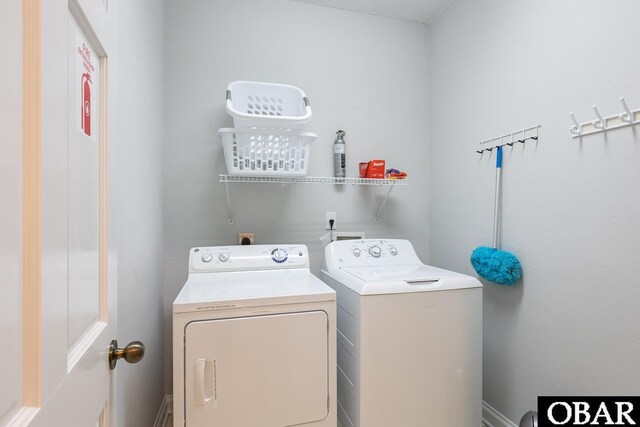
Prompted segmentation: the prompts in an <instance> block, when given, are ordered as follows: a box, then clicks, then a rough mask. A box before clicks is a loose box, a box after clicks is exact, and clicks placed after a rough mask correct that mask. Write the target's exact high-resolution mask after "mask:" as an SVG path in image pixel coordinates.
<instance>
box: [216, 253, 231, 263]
mask: <svg viewBox="0 0 640 427" xmlns="http://www.w3.org/2000/svg"><path fill="white" fill-rule="evenodd" d="M218 259H219V260H220V262H227V261H229V254H228V253H226V252H222V253H221V254H220V255H218Z"/></svg>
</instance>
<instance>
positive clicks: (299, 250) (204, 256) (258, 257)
mask: <svg viewBox="0 0 640 427" xmlns="http://www.w3.org/2000/svg"><path fill="white" fill-rule="evenodd" d="M283 268H309V252H308V250H307V247H306V246H305V245H251V246H206V247H200V248H193V249H191V251H190V252H189V273H214V272H222V271H247V270H274V269H283Z"/></svg>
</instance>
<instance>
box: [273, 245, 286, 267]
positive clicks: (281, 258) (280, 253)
mask: <svg viewBox="0 0 640 427" xmlns="http://www.w3.org/2000/svg"><path fill="white" fill-rule="evenodd" d="M288 257H289V254H287V251H285V250H284V249H280V248H276V249H274V250H273V251H271V258H272V259H273V260H274V261H275V262H277V263H278V264H282V263H283V262H285V261H286V260H287V258H288Z"/></svg>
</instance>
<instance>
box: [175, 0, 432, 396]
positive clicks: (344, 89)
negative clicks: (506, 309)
mask: <svg viewBox="0 0 640 427" xmlns="http://www.w3.org/2000/svg"><path fill="white" fill-rule="evenodd" d="M166 6H167V10H166V16H167V29H166V34H167V40H166V73H167V75H166V77H167V81H168V82H170V84H168V85H167V89H166V105H167V108H166V131H167V151H166V153H167V155H166V162H165V173H166V178H165V189H166V198H165V207H164V212H165V220H166V227H165V253H164V258H163V260H164V264H165V293H164V303H165V340H166V345H165V348H166V354H165V355H166V359H165V360H166V368H165V376H166V390H167V392H171V375H170V373H171V329H170V327H171V304H172V302H173V300H174V299H175V297H176V295H177V293H178V292H179V290H180V289H181V287H182V285H183V284H184V282H185V279H186V276H187V259H188V258H187V256H188V251H189V248H191V247H194V246H199V245H228V244H234V243H236V242H237V233H238V232H255V233H256V239H257V243H275V242H292V243H293V242H295V243H303V244H306V245H308V247H309V250H310V253H311V257H312V261H313V266H312V267H313V268H312V270H313V271H314V272H316V273H317V272H318V270H319V265H320V261H321V257H322V255H321V249H322V247H321V244H320V241H319V240H318V237H319V236H320V235H321V234H323V233H324V232H325V231H324V220H325V212H326V211H335V212H337V226H338V229H341V230H355V231H365V232H366V233H367V237H383V236H385V237H387V236H393V237H400V238H402V237H404V238H409V239H411V241H412V242H413V243H414V244H415V245H416V247H417V250H418V252H419V253H420V255H421V256H423V257H425V258H426V257H427V256H428V251H427V246H428V245H427V197H428V192H427V164H428V148H427V131H428V129H427V117H428V111H427V90H426V85H427V81H426V79H425V78H424V76H425V75H426V72H427V67H426V55H425V53H426V41H425V33H426V28H425V26H424V25H421V24H416V23H409V22H404V21H399V20H393V19H386V18H379V17H374V16H370V15H364V14H357V13H351V12H344V11H340V10H336V9H330V8H323V7H318V6H312V5H308V4H302V3H297V2H291V1H285V0H218V1H208V0H206V1H205V0H195V1H190V2H184V1H177V0H167V3H166ZM234 80H258V81H267V82H269V81H270V82H280V83H289V84H293V85H296V86H298V87H301V88H303V89H304V90H305V92H306V93H307V95H308V96H309V98H310V100H311V105H312V109H313V120H312V122H311V124H310V126H308V130H310V131H313V132H316V133H317V134H318V140H317V141H316V142H315V143H313V148H312V152H311V164H310V168H309V175H312V176H327V175H329V176H330V175H331V174H332V171H333V169H332V157H331V156H332V144H333V139H334V137H335V131H336V130H338V129H344V130H346V131H347V136H346V141H347V174H348V175H349V176H357V173H358V172H357V164H358V162H359V161H363V160H370V159H377V158H381V159H386V160H387V164H388V165H390V166H393V167H396V168H398V169H402V170H406V171H407V172H408V173H409V176H410V177H411V182H410V185H409V186H408V187H400V188H396V189H394V190H393V192H392V193H391V199H390V201H389V202H388V203H387V207H386V208H385V211H384V212H383V214H382V219H381V221H380V223H375V221H374V213H375V211H376V209H377V208H378V205H379V203H380V201H381V199H382V198H383V197H384V194H385V192H386V190H385V189H384V188H365V187H353V186H348V187H334V186H322V185H298V186H281V185H267V184H231V188H230V190H231V200H232V205H233V212H234V225H229V224H228V219H227V208H226V196H225V187H224V184H221V183H219V182H218V174H220V173H225V172H226V169H225V165H224V157H223V153H222V146H221V143H220V141H219V140H218V138H217V136H216V130H217V129H218V128H221V127H230V126H232V119H231V117H229V116H228V115H227V113H226V112H225V109H224V94H225V90H226V86H227V84H228V83H229V82H231V81H234Z"/></svg>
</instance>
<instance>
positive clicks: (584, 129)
mask: <svg viewBox="0 0 640 427" xmlns="http://www.w3.org/2000/svg"><path fill="white" fill-rule="evenodd" d="M620 103H621V104H622V108H623V109H624V112H622V113H619V114H614V115H613V116H608V117H602V114H600V110H598V107H597V106H595V105H594V106H592V107H591V108H593V112H594V113H595V115H596V120H592V121H589V122H584V123H578V120H576V116H575V115H574V114H573V112H571V113H569V117H571V120H572V121H573V126H571V127H570V128H569V132H571V135H573V137H574V138H581V137H583V136H585V135H592V134H594V133H600V132H606V131H608V130H612V129H620V128H624V127H627V126H634V125H637V124H639V123H640V109H638V110H634V111H631V109H629V106H628V105H627V101H625V100H624V97H620Z"/></svg>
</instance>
